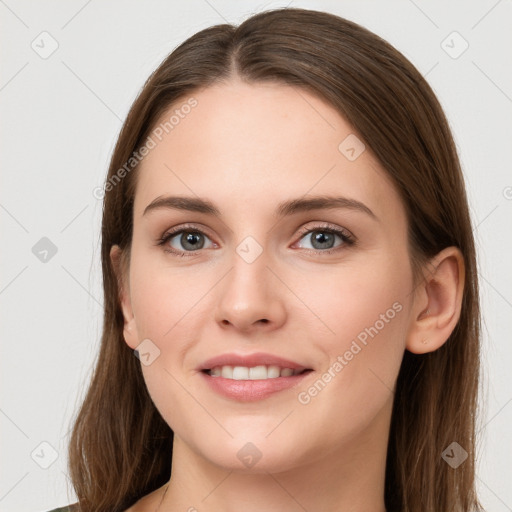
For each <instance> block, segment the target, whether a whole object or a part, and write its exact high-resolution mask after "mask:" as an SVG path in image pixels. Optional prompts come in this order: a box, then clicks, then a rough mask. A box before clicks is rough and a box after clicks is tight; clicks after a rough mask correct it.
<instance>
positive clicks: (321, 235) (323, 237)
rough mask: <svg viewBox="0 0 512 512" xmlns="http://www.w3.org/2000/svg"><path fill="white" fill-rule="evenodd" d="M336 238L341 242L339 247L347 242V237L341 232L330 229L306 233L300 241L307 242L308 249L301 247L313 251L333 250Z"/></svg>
mask: <svg viewBox="0 0 512 512" xmlns="http://www.w3.org/2000/svg"><path fill="white" fill-rule="evenodd" d="M336 238H338V239H340V240H341V243H340V244H339V245H343V243H345V242H349V237H348V236H347V235H345V234H344V233H342V232H341V231H335V230H331V229H315V230H310V231H308V232H307V233H306V234H305V235H304V236H303V237H302V238H301V240H309V244H310V247H307V246H306V247H303V248H305V249H313V250H315V251H318V250H320V251H321V250H324V249H335V247H334V243H335V240H336Z"/></svg>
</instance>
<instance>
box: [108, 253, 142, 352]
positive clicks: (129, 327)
mask: <svg viewBox="0 0 512 512" xmlns="http://www.w3.org/2000/svg"><path fill="white" fill-rule="evenodd" d="M110 261H111V262H112V267H113V269H114V273H115V274H116V277H117V284H118V289H119V301H120V304H121V310H122V312H123V317H124V329H123V336H124V340H125V341H126V343H127V345H128V346H129V347H130V348H132V349H135V348H136V347H137V345H138V344H139V338H138V333H137V324H136V321H135V316H134V314H133V310H132V303H131V298H130V287H129V278H128V275H127V274H128V272H127V268H126V267H127V266H126V265H125V264H124V262H123V253H122V250H121V248H120V247H119V246H118V245H113V246H112V247H111V249H110Z"/></svg>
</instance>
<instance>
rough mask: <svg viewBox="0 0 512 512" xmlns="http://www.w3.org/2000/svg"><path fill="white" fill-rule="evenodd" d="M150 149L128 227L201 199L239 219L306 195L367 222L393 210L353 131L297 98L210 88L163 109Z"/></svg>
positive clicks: (287, 92) (389, 188) (390, 194)
mask: <svg viewBox="0 0 512 512" xmlns="http://www.w3.org/2000/svg"><path fill="white" fill-rule="evenodd" d="M190 105H194V106H192V107H190ZM165 123H167V124H165ZM152 139H153V140H154V141H155V143H156V145H155V147H154V148H153V149H151V150H150V152H149V154H148V155H147V156H145V157H144V159H143V161H142V163H141V165H140V167H139V169H138V172H139V176H138V183H137V192H136V197H135V216H136V217H137V216H141V215H142V212H143V210H144V208H145V207H146V206H147V205H148V204H149V203H150V202H151V201H152V200H154V199H155V198H156V197H158V196H162V195H186V196H199V197H208V198H211V199H212V200H213V201H214V202H215V203H216V204H218V205H220V209H221V210H225V211H226V214H228V213H229V210H230V209H233V210H236V212H237V215H238V214H239V213H241V212H242V211H246V212H248V213H250V212H254V208H255V207H256V206H258V207H259V208H261V210H260V209H258V211H262V212H264V211H267V210H268V209H269V208H272V207H274V206H275V205H276V204H277V203H279V202H282V200H283V199H288V198H296V197H301V196H304V195H306V194H313V195H317V194H318V195H320V194H324V195H327V194H328V195H333V194H338V195H343V196H346V197H354V198H355V199H357V200H359V201H363V202H365V203H366V204H368V203H370V204H371V205H372V206H370V207H371V209H372V210H373V211H374V212H375V213H378V212H379V211H380V213H382V211H383V210H386V209H389V206H392V205H395V206H397V207H399V204H398V203H400V199H399V196H398V194H397V192H396V190H395V189H394V186H393V185H392V184H391V182H390V180H389V178H388V177H387V175H386V173H385V172H384V170H383V169H382V168H381V166H380V164H379V162H378V161H377V160H376V159H375V158H374V157H373V155H372V154H371V152H370V150H369V148H366V149H364V150H363V151H362V153H361V154H360V155H359V156H357V154H358V153H359V152H360V151H361V150H362V149H363V147H364V146H363V145H362V144H363V143H362V141H360V139H359V138H358V137H357V134H355V133H354V129H353V127H352V126H351V125H350V124H349V123H348V122H347V121H346V120H345V119H344V118H343V117H342V116H341V115H340V114H339V113H338V112H337V111H336V110H335V109H334V108H333V107H331V106H330V105H329V104H327V103H326V102H325V101H323V100H322V99H320V98H318V97H317V96H314V95H313V94H311V93H309V92H307V91H305V90H303V89H299V88H295V87H291V86H288V85H283V84H275V83H263V84H259V83H258V84H247V83H243V82H239V81H233V82H230V83H224V84H217V85H215V86H211V87H208V88H206V89H203V90H201V91H198V92H195V93H193V94H191V95H190V96H189V97H185V98H182V99H181V100H180V101H178V102H177V103H176V104H174V105H173V106H172V107H170V108H169V109H168V110H167V112H166V113H165V114H164V115H163V116H162V118H161V119H160V120H159V122H158V123H157V125H156V126H155V129H154V130H153V133H152ZM347 149H348V150H349V151H348V153H347ZM352 149H354V151H352ZM354 155H355V156H357V158H355V159H354V158H353V157H354ZM348 157H350V158H348Z"/></svg>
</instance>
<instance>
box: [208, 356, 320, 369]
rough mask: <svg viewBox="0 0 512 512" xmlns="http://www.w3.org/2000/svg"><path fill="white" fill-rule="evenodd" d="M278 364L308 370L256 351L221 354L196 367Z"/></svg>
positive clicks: (294, 363) (299, 365)
mask: <svg viewBox="0 0 512 512" xmlns="http://www.w3.org/2000/svg"><path fill="white" fill-rule="evenodd" d="M263 365H264V366H270V365H273V366H279V367H280V368H291V369H292V370H309V369H311V368H309V367H308V366H304V365H302V364H299V363H296V362H295V361H290V360H289V359H284V358H282V357H279V356H275V355H272V354H265V353H263V352H257V353H254V354H221V355H219V356H216V357H212V358H210V359H208V360H206V361H204V362H203V363H202V364H201V365H200V366H199V368H198V370H199V371H202V370H211V369H212V368H215V367H216V366H246V367H249V368H251V367H253V366H263Z"/></svg>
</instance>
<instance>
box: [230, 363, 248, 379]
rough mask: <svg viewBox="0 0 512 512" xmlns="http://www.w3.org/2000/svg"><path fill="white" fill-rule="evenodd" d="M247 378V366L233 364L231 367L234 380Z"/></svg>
mask: <svg viewBox="0 0 512 512" xmlns="http://www.w3.org/2000/svg"><path fill="white" fill-rule="evenodd" d="M248 378H249V368H246V367H245V366H235V367H234V368H233V375H232V379H234V380H247V379H248Z"/></svg>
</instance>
